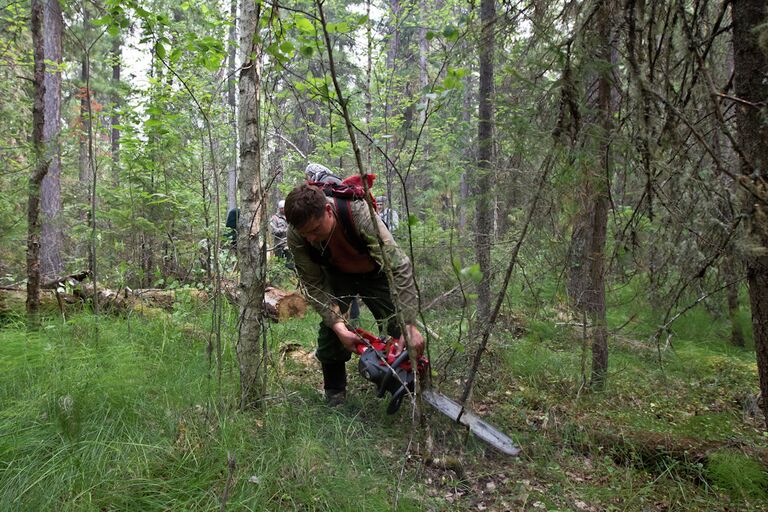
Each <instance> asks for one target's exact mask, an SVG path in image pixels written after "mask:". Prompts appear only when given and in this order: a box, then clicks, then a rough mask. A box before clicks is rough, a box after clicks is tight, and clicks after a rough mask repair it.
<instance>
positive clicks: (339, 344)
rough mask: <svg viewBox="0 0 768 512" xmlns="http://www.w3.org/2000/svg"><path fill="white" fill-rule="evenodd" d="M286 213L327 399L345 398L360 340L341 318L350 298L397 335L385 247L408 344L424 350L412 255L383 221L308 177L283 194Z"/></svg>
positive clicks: (362, 203) (340, 400) (290, 244)
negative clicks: (314, 325) (315, 322)
mask: <svg viewBox="0 0 768 512" xmlns="http://www.w3.org/2000/svg"><path fill="white" fill-rule="evenodd" d="M341 208H344V209H345V211H346V210H347V209H348V211H347V213H348V214H349V215H348V216H349V217H350V218H351V221H349V220H342V218H341V217H340V214H339V211H338V210H339V209H341ZM285 216H286V219H287V220H288V224H289V227H288V248H289V249H290V250H291V252H292V253H293V257H294V261H295V263H296V271H297V273H298V276H299V279H300V280H301V282H302V284H303V285H304V287H305V293H306V295H307V296H308V298H309V301H310V303H311V304H312V306H313V307H314V308H315V310H316V311H317V312H318V313H319V314H320V316H321V317H322V322H321V323H320V329H319V332H318V339H317V351H316V352H315V354H316V356H317V358H318V360H319V361H320V363H321V365H322V371H323V388H324V390H325V397H326V400H327V402H328V403H329V404H330V405H338V404H341V403H343V402H344V401H345V400H346V388H347V374H346V362H347V361H349V359H350V358H351V353H352V352H353V351H355V347H356V344H357V342H358V339H359V338H358V336H357V334H355V332H354V331H353V330H351V329H350V327H349V326H348V324H347V323H346V322H345V321H344V314H345V313H346V312H347V310H348V309H349V306H350V302H351V300H352V298H353V297H355V296H356V295H358V294H359V295H360V297H361V298H362V300H363V302H364V303H365V305H366V306H368V309H370V310H371V312H372V313H373V316H374V317H375V318H376V321H377V322H378V324H379V329H380V330H381V331H383V332H384V333H386V334H389V335H390V336H392V337H394V338H400V337H401V334H402V332H401V330H400V324H399V323H398V321H397V318H396V315H395V310H396V308H395V304H394V302H393V299H392V294H391V289H390V284H389V282H388V280H387V276H386V273H385V272H384V270H383V265H384V252H383V251H385V252H386V254H387V257H388V260H389V262H390V264H391V267H392V275H393V278H394V280H393V285H394V287H395V290H396V292H397V298H398V301H399V309H400V311H401V312H402V315H403V319H404V321H405V328H406V329H407V333H408V338H409V339H410V347H409V348H410V349H411V350H413V351H414V352H415V353H416V356H418V355H420V354H421V353H422V352H423V350H424V338H423V336H422V335H421V333H420V332H419V331H418V329H417V328H416V315H417V310H418V300H417V296H416V285H415V282H414V278H413V269H412V267H411V261H410V260H409V259H408V257H407V256H406V255H405V253H404V252H403V251H402V250H401V249H400V247H399V246H398V245H397V242H395V240H394V238H392V234H391V233H390V232H389V230H387V227H386V226H385V225H384V223H383V222H382V221H381V219H379V218H378V217H374V218H373V219H372V218H371V216H370V214H369V210H368V205H367V204H366V203H365V201H359V200H358V201H355V200H346V199H339V198H333V197H327V196H326V195H325V194H324V193H323V191H322V190H320V189H319V188H318V187H316V186H314V185H310V184H307V183H305V184H302V185H299V186H298V187H296V188H294V189H293V190H292V191H291V193H290V194H288V197H287V198H286V201H285ZM379 237H381V239H382V240H383V251H382V247H381V246H379Z"/></svg>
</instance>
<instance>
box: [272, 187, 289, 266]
mask: <svg viewBox="0 0 768 512" xmlns="http://www.w3.org/2000/svg"><path fill="white" fill-rule="evenodd" d="M269 231H270V232H271V233H272V240H273V242H274V246H273V247H274V251H275V256H278V257H280V258H284V259H289V258H290V253H289V252H288V242H287V241H286V238H285V237H286V235H287V234H288V221H286V220H285V201H284V200H282V199H281V200H280V201H279V202H278V203H277V212H276V213H275V214H274V215H272V218H270V219H269Z"/></svg>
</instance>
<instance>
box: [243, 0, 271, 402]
mask: <svg viewBox="0 0 768 512" xmlns="http://www.w3.org/2000/svg"><path fill="white" fill-rule="evenodd" d="M260 18H261V4H260V3H257V2H242V6H241V11H240V23H241V25H240V26H241V37H240V51H241V57H242V58H241V62H242V71H241V72H240V112H239V116H238V119H239V123H238V124H239V133H240V173H239V176H238V189H239V191H240V199H241V201H242V208H241V209H240V216H239V219H238V230H237V231H238V237H237V238H238V241H237V250H238V260H239V264H240V269H241V270H240V286H241V287H242V289H243V293H242V294H241V295H240V318H241V324H240V332H239V340H238V344H237V358H238V363H239V366H240V407H241V408H243V409H245V408H254V407H259V406H261V400H262V397H263V396H264V393H265V392H266V371H265V369H264V367H263V364H264V362H265V361H266V359H265V357H264V354H263V353H262V349H261V344H260V340H261V338H262V332H263V319H262V307H261V305H262V301H263V297H264V270H265V269H264V266H265V262H264V254H265V253H264V245H265V236H264V235H265V233H264V229H263V228H264V225H265V222H264V219H265V210H264V206H265V201H264V194H265V191H264V189H263V186H262V180H261V151H262V148H261V134H260V126H261V118H260V112H259V108H260V103H261V91H260V87H261V72H262V68H261V66H262V48H261V42H260V38H259V37H258V30H259V22H260Z"/></svg>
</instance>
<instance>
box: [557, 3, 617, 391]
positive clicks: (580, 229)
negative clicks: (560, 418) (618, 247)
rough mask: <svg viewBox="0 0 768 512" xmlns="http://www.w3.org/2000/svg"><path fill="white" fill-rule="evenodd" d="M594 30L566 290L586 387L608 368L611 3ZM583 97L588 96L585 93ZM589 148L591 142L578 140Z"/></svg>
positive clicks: (597, 383)
mask: <svg viewBox="0 0 768 512" xmlns="http://www.w3.org/2000/svg"><path fill="white" fill-rule="evenodd" d="M596 20H597V26H596V28H595V32H593V33H592V34H589V33H588V34H587V38H588V40H589V41H592V42H590V43H588V45H594V46H593V51H594V55H595V57H596V59H597V60H599V61H601V62H602V66H601V71H600V72H599V75H598V77H597V81H596V84H595V86H596V89H597V119H596V120H595V122H594V126H593V127H592V129H590V130H587V134H592V135H594V136H593V137H590V138H591V139H594V140H595V141H596V142H595V143H594V145H593V146H592V149H591V151H593V154H594V158H593V159H592V161H593V162H594V163H592V164H590V163H589V162H588V163H586V164H585V167H584V174H583V177H582V180H583V185H582V187H583V189H582V210H581V212H579V213H578V215H577V218H576V220H575V222H574V228H573V235H572V237H571V248H570V268H569V276H568V287H567V288H568V295H569V298H570V299H571V302H572V304H573V305H574V307H575V308H576V309H577V310H578V311H579V312H583V313H586V317H587V318H588V320H589V323H590V328H591V334H592V375H591V379H590V386H591V387H592V388H593V389H598V390H599V389H602V388H603V387H604V386H605V378H606V375H607V371H608V331H607V325H606V317H605V240H606V233H607V226H608V205H609V199H608V191H609V190H610V183H609V177H610V176H611V172H612V170H611V157H610V137H611V129H612V127H611V125H612V122H611V119H612V116H613V106H612V88H613V84H612V82H611V67H610V64H611V62H612V60H613V58H612V51H611V3H610V2H604V3H603V4H601V6H600V7H599V9H598V10H597V12H596ZM588 96H589V95H588ZM584 144H585V145H587V147H589V145H590V144H592V142H591V141H590V140H587V141H585V142H584Z"/></svg>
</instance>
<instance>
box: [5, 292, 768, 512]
mask: <svg viewBox="0 0 768 512" xmlns="http://www.w3.org/2000/svg"><path fill="white" fill-rule="evenodd" d="M553 290H554V288H553ZM632 293H633V292H632V290H631V288H630V287H625V288H624V289H622V290H621V294H623V295H626V297H618V299H622V300H618V299H617V297H614V299H616V300H614V304H615V306H614V308H613V309H611V311H610V319H609V323H610V326H611V328H616V327H618V326H620V325H623V324H624V323H625V322H626V321H627V320H628V319H629V318H630V317H631V315H632V314H635V313H637V314H638V317H636V318H635V320H633V321H632V322H630V323H628V324H627V325H626V326H625V327H624V328H623V329H622V330H621V331H620V332H619V333H618V335H616V336H612V337H611V339H610V341H609V355H610V356H609V357H610V360H609V377H608V385H607V388H606V389H605V391H603V392H600V393H594V392H590V391H589V390H588V389H585V388H581V383H582V375H581V371H582V355H583V354H582V350H583V346H584V344H583V340H582V334H581V331H580V330H579V329H578V328H575V327H573V326H572V325H569V323H570V322H568V321H567V319H565V321H564V318H563V312H564V308H563V307H559V306H552V305H546V306H545V307H541V308H537V309H536V310H535V311H527V310H525V308H524V307H523V306H520V309H514V308H513V307H511V306H510V307H509V309H508V310H507V311H505V320H504V321H505V322H506V324H505V325H504V326H503V328H500V329H499V330H498V331H497V333H496V334H495V336H494V337H493V338H492V340H491V344H490V346H489V351H488V352H487V353H486V355H485V357H484V364H483V366H482V368H481V371H480V373H479V374H478V380H477V386H476V389H475V392H474V395H473V396H474V398H473V400H474V402H473V406H474V407H475V408H476V409H478V410H479V411H481V414H483V415H484V416H485V417H486V418H487V419H488V421H490V422H491V423H492V424H494V425H495V426H497V427H498V428H500V429H501V430H502V431H505V432H507V433H509V434H511V436H512V437H513V438H514V439H515V441H517V442H518V443H519V444H520V445H521V446H522V447H523V450H524V455H523V457H522V458H521V459H519V460H517V461H510V460H509V459H506V458H503V457H500V456H498V455H494V454H492V453H491V452H490V450H488V448H487V446H486V445H485V444H484V443H482V442H481V441H479V440H477V439H474V438H472V437H469V438H467V437H466V433H465V432H463V431H461V430H457V429H455V427H454V426H453V424H452V423H451V422H449V421H447V420H439V419H435V417H430V418H429V419H428V422H427V425H428V426H429V427H430V429H431V430H432V433H433V439H434V440H435V445H434V447H433V448H432V450H433V451H434V453H435V454H436V455H445V454H447V455H453V456H457V457H459V458H460V459H461V461H462V464H463V466H464V474H463V475H461V476H460V475H458V474H456V473H455V472H453V471H451V470H436V469H434V468H430V467H425V466H423V465H422V464H421V463H420V461H419V459H418V457H416V458H413V459H411V460H410V461H409V462H408V464H406V465H405V470H404V471H403V472H402V473H401V469H402V468H403V463H404V458H403V455H402V454H403V453H404V451H405V450H406V446H407V443H408V440H409V436H408V435H407V433H408V432H409V430H410V429H411V424H410V418H409V415H408V414H404V413H403V412H401V414H399V415H396V416H394V417H389V416H386V415H385V414H384V409H385V407H386V401H384V400H379V399H377V398H376V397H375V393H374V391H373V390H372V389H371V386H370V385H369V384H368V383H365V382H363V381H362V380H361V379H360V378H359V377H357V376H355V375H354V369H353V368H354V367H353V365H350V368H349V369H350V374H351V398H350V400H349V403H348V404H347V405H346V406H345V407H344V408H341V409H337V410H332V409H329V408H327V407H325V405H324V404H323V403H322V399H321V394H320V392H319V389H318V388H319V385H320V380H321V377H320V374H319V372H318V370H317V369H316V368H307V367H305V366H303V364H301V363H298V362H295V361H293V360H292V359H291V358H290V357H288V356H286V357H283V355H282V352H281V350H280V349H281V347H284V346H286V345H293V344H298V345H299V346H300V347H303V349H304V350H306V351H311V350H312V349H313V348H314V340H315V335H316V329H317V323H318V321H319V319H318V317H317V315H315V314H308V315H307V316H306V317H305V318H303V319H300V320H294V321H291V322H285V323H281V324H271V325H270V327H269V331H268V336H267V344H268V346H267V348H268V352H269V355H270V363H271V364H270V374H269V396H268V400H267V402H266V403H267V407H266V408H265V409H264V410H263V411H257V412H246V413H243V412H239V411H237V410H236V406H235V405H236V402H237V397H238V382H237V379H238V372H237V363H236V358H235V355H234V353H233V351H232V345H231V342H232V340H234V339H235V325H236V322H237V313H236V312H235V311H232V310H230V309H227V310H226V312H225V313H226V315H225V325H224V328H223V331H222V339H223V341H224V345H223V361H222V368H221V369H222V372H221V385H219V383H218V381H217V371H216V365H215V364H211V363H209V361H208V358H207V356H206V346H205V341H200V340H195V339H190V338H188V337H187V335H185V334H184V332H188V331H185V330H184V329H181V328H180V327H178V326H180V325H183V324H189V323H192V324H194V325H195V326H196V327H197V328H198V329H200V330H206V329H207V328H208V327H209V324H210V311H208V310H207V309H202V310H200V309H197V310H196V309H195V308H194V305H193V304H191V303H189V304H183V305H181V306H180V307H179V308H177V310H176V311H174V312H173V314H172V315H171V316H170V318H169V319H166V320H163V319H155V320H147V319H143V318H137V317H133V318H128V319H125V318H116V317H101V318H100V319H99V320H98V322H95V321H94V319H93V317H91V316H90V315H88V314H85V313H83V314H80V315H78V316H75V317H73V318H72V319H70V320H69V321H68V322H66V323H65V324H64V325H62V324H61V321H60V320H53V321H50V322H49V323H46V324H44V327H43V329H41V330H40V331H38V332H37V333H33V334H28V333H27V332H26V331H25V330H24V328H23V324H21V323H20V322H19V321H18V320H16V321H6V323H5V324H3V327H1V328H0V376H1V377H0V503H2V504H3V506H2V507H0V508H1V509H2V510H3V511H5V510H12V511H15V510H24V511H26V510H35V511H36V510H76V511H81V510H142V511H143V510H150V511H151V510H219V508H220V506H221V503H220V502H221V497H222V495H223V493H224V489H225V486H226V485H227V482H228V481H230V482H231V488H230V491H229V497H228V506H227V509H228V510H350V511H353V510H354V511H357V510H370V511H379V510H392V509H395V500H396V496H397V510H457V511H464V510H478V509H480V508H482V507H486V509H488V510H523V509H531V507H534V504H535V503H539V505H537V506H535V507H534V509H542V507H544V508H545V509H547V510H562V511H566V510H572V511H576V510H581V509H582V508H580V506H579V505H578V504H579V503H586V504H587V505H590V506H593V507H594V509H595V510H616V511H619V510H621V511H624V510H626V511H638V512H639V511H646V510H658V509H660V505H659V504H660V503H661V504H664V506H666V507H668V510H679V511H688V510H691V511H693V510H725V509H729V510H760V509H761V507H762V506H763V505H762V503H765V502H768V490H767V489H766V480H767V479H766V474H765V468H763V467H762V466H761V465H760V464H759V463H758V462H757V461H756V459H752V458H750V457H749V456H747V455H745V454H744V453H741V452H735V451H733V448H732V447H733V446H734V444H733V443H734V441H737V442H738V443H737V444H738V446H743V447H750V446H751V447H755V448H763V449H764V448H765V447H766V443H767V442H768V438H766V437H765V436H763V435H762V432H761V424H760V423H759V421H758V420H757V419H755V418H750V417H747V416H745V413H744V411H743V410H742V406H741V404H740V400H741V399H742V398H743V397H745V396H752V395H754V393H755V391H756V387H757V376H756V368H755V362H754V353H753V352H752V351H751V350H749V349H738V348H735V347H732V346H730V345H729V344H728V342H727V336H728V332H729V331H728V329H727V328H726V327H727V321H726V320H724V319H712V318H710V317H709V315H708V313H707V312H706V311H705V310H704V309H703V308H695V309H693V310H691V311H690V312H689V313H687V314H686V315H684V316H683V317H681V318H680V319H679V320H678V321H677V322H676V323H675V324H674V337H673V339H672V344H671V346H670V347H669V348H667V349H666V350H664V351H663V352H662V354H661V356H662V357H661V364H660V362H659V354H658V352H657V347H656V346H655V345H652V344H651V343H650V342H649V337H650V334H652V333H653V330H654V325H656V322H658V318H656V315H657V313H656V312H654V311H653V310H652V308H650V307H648V306H647V305H644V304H643V302H642V301H641V300H639V299H637V300H635V301H634V302H633V301H632V300H625V301H624V299H625V298H627V297H632V296H633V295H632ZM542 298H544V297H543V296H542ZM622 301H623V302H622ZM363 313H364V315H363V326H364V327H365V328H368V329H369V330H375V327H374V325H373V322H372V319H371V318H370V315H369V313H368V312H367V311H366V310H363ZM454 313H455V312H445V311H444V312H440V313H437V312H433V315H434V318H432V319H431V326H432V327H433V328H435V329H436V330H438V331H439V332H440V334H441V340H433V342H434V346H433V347H432V354H433V357H434V358H435V359H436V360H437V359H438V358H439V356H438V354H448V353H449V351H448V350H446V349H448V348H450V347H455V346H457V345H458V343H457V342H456V340H455V339H454V337H455V332H454V331H457V329H458V322H457V320H456V319H457V318H458V317H459V315H458V314H456V315H454ZM517 319H519V321H520V322H522V324H523V327H524V328H523V329H522V330H521V329H519V328H518V327H519V326H516V325H515V323H516V322H518V320H517ZM467 347H468V349H467V350H466V351H464V352H462V351H459V352H457V353H456V354H455V356H454V360H453V362H452V364H451V365H449V366H448V367H447V368H445V367H441V368H440V375H439V377H440V381H441V382H442V383H443V391H445V392H447V393H448V394H451V395H454V396H458V394H459V393H460V391H461V379H462V378H463V377H465V375H466V374H465V373H464V372H466V369H467V364H468V363H467V361H468V360H469V359H470V358H471V356H473V355H474V348H473V347H472V346H471V344H469V345H467ZM585 355H586V359H585V361H586V369H587V371H588V370H589V366H590V359H589V358H590V354H589V352H588V351H587V353H586V354H585ZM281 358H282V359H281ZM435 362H436V364H437V361H435ZM587 378H588V375H587ZM406 410H407V409H404V410H403V411H406ZM604 433H614V434H619V435H620V436H622V439H624V441H625V442H624V443H621V444H620V445H611V444H607V443H606V442H604V441H603V439H604V438H601V436H600V435H601V434H604ZM654 436H657V438H658V439H664V440H668V441H669V442H672V443H674V442H676V441H679V442H680V443H683V442H688V441H690V440H694V441H696V442H700V443H707V446H710V445H711V446H722V447H723V448H722V449H721V450H720V451H717V452H715V454H714V455H713V456H712V457H711V458H709V459H708V460H707V462H706V464H704V465H701V466H698V465H696V464H694V463H689V462H686V461H685V460H682V461H681V460H674V459H671V458H662V459H660V460H658V461H655V462H652V463H649V462H647V461H644V460H642V459H641V458H640V456H639V455H638V454H639V453H640V452H641V450H640V448H643V447H645V448H647V446H641V445H640V444H639V443H641V442H645V443H647V442H648V440H651V441H653V440H654V439H655V437H654ZM633 443H634V444H633ZM729 447H730V448H729ZM651 448H652V447H651ZM745 453H747V452H745ZM229 460H233V461H234V465H232V466H229V465H228V461H229ZM229 467H231V468H232V469H228V468H229ZM230 472H231V474H230ZM481 505H482V507H481ZM763 509H765V507H763ZM542 510H543V509H542Z"/></svg>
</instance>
